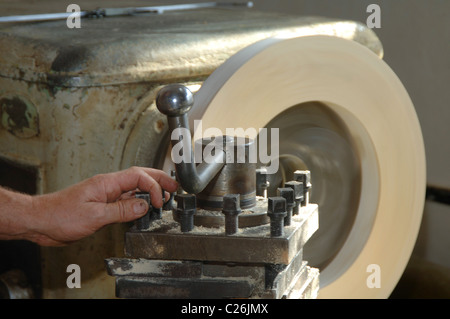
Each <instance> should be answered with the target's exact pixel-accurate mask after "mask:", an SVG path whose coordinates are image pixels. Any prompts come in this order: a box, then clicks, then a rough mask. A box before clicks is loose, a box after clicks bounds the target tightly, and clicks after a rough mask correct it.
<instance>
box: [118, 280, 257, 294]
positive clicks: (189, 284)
mask: <svg viewBox="0 0 450 319" xmlns="http://www.w3.org/2000/svg"><path fill="white" fill-rule="evenodd" d="M253 289H254V287H253V286H252V285H251V284H250V283H249V282H248V281H246V280H231V279H213V278H198V279H186V278H176V279H172V278H158V279H155V278H150V277H118V278H117V280H116V295H117V297H120V298H155V299H157V298H164V299H169V298H177V299H179V298H185V299H218V298H248V297H250V296H251V294H252V291H253Z"/></svg>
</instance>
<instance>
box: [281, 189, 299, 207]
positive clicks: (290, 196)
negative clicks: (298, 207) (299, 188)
mask: <svg viewBox="0 0 450 319" xmlns="http://www.w3.org/2000/svg"><path fill="white" fill-rule="evenodd" d="M278 195H279V196H280V197H283V198H284V199H286V205H287V206H288V207H290V206H294V204H295V198H294V190H293V189H292V188H290V187H283V188H278Z"/></svg>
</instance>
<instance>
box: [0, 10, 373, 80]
mask: <svg viewBox="0 0 450 319" xmlns="http://www.w3.org/2000/svg"><path fill="white" fill-rule="evenodd" d="M37 26H38V27H37ZM284 34H291V35H292V34H298V35H307V34H327V35H336V36H340V37H344V38H348V39H352V40H355V41H357V42H360V43H362V44H364V45H366V46H368V47H369V48H370V49H371V50H373V51H374V52H375V53H376V54H378V55H382V47H381V44H380V42H379V41H378V39H377V37H376V36H375V34H374V33H373V32H372V31H371V30H370V29H368V28H367V27H365V26H364V25H362V24H359V23H356V22H345V21H336V20H332V19H324V18H310V17H306V18H305V17H291V16H288V15H283V14H274V13H259V12H257V11H253V10H239V11H229V10H226V9H204V10H196V11H192V12H190V11H183V12H171V13H167V14H164V15H158V16H152V17H151V18H149V17H147V16H135V17H131V18H130V17H114V18H108V19H88V20H85V21H84V20H83V27H82V28H80V29H77V30H73V29H69V28H67V26H66V21H51V22H42V23H39V24H36V23H28V24H12V25H5V26H4V25H2V26H0V46H1V47H3V48H6V47H7V48H8V50H7V51H6V52H4V54H2V56H1V57H0V70H1V71H0V72H1V73H0V76H2V77H8V78H14V79H21V80H25V81H32V82H39V83H48V84H50V85H56V86H65V87H89V86H101V85H118V84H123V83H137V82H141V81H159V82H161V81H173V80H175V79H183V78H188V77H192V76H197V77H198V76H207V75H208V74H210V73H211V72H212V71H213V70H215V69H216V68H217V67H218V66H219V65H220V64H222V63H223V62H224V61H225V60H226V59H227V58H228V57H229V56H231V55H232V54H234V53H235V52H237V51H238V50H240V49H242V48H244V47H246V46H248V45H249V44H252V43H255V42H256V41H258V40H262V39H265V38H268V37H272V36H276V35H284ZM206 61H207V62H206Z"/></svg>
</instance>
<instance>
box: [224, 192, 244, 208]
mask: <svg viewBox="0 0 450 319" xmlns="http://www.w3.org/2000/svg"><path fill="white" fill-rule="evenodd" d="M240 210H241V203H240V195H239V194H228V195H225V196H224V197H223V211H224V212H240Z"/></svg>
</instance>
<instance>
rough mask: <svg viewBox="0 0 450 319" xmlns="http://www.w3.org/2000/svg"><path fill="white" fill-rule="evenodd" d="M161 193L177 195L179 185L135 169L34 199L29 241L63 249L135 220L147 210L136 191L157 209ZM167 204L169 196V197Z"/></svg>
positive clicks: (156, 172) (158, 173)
mask: <svg viewBox="0 0 450 319" xmlns="http://www.w3.org/2000/svg"><path fill="white" fill-rule="evenodd" d="M161 188H162V189H164V190H165V191H167V192H174V191H175V190H176V189H177V183H176V181H174V180H173V179H172V178H171V177H169V176H168V175H167V174H166V173H164V172H163V171H160V170H157V169H153V168H142V167H132V168H129V169H126V170H123V171H120V172H115V173H109V174H100V175H96V176H94V177H91V178H89V179H87V180H84V181H82V182H80V183H78V184H76V185H73V186H71V187H69V188H66V189H64V190H61V191H59V192H55V193H52V194H46V195H41V196H34V197H32V207H33V208H32V209H33V216H30V218H31V220H33V223H30V224H31V228H30V232H29V234H28V237H29V239H30V240H32V241H34V242H36V243H38V244H39V245H43V246H62V245H66V244H69V243H71V242H73V241H77V240H79V239H82V238H84V237H87V236H89V235H92V234H93V233H95V232H96V231H98V230H99V229H100V228H102V227H103V226H105V225H108V224H113V223H121V222H128V221H132V220H135V219H137V218H139V217H142V216H143V215H144V214H145V213H146V212H147V210H148V205H147V203H146V201H145V200H143V199H137V198H135V197H134V192H135V191H143V192H149V193H150V198H151V203H152V205H153V206H154V207H157V208H159V207H161V206H162V205H163V200H162V190H161ZM165 195H166V196H165V197H166V200H167V199H168V196H169V194H168V193H166V194H165Z"/></svg>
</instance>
